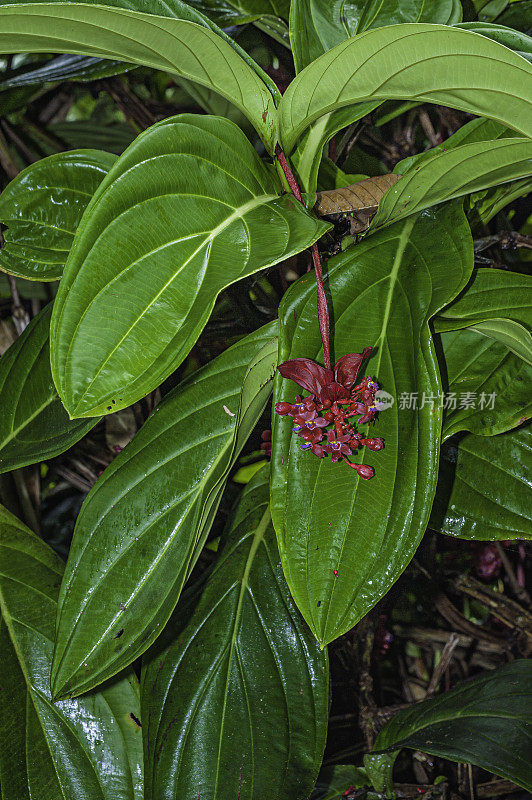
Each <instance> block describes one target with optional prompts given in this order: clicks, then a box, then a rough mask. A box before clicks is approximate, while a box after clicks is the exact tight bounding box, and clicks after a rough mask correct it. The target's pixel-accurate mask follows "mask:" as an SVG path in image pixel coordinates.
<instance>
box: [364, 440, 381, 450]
mask: <svg viewBox="0 0 532 800" xmlns="http://www.w3.org/2000/svg"><path fill="white" fill-rule="evenodd" d="M360 444H365V445H366V447H367V448H369V449H370V450H382V448H383V447H384V439H378V438H377V439H361V440H360Z"/></svg>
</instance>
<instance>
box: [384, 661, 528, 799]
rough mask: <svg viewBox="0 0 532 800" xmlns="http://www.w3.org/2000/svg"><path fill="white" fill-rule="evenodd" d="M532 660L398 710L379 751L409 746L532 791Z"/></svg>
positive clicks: (499, 669)
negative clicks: (483, 770)
mask: <svg viewBox="0 0 532 800" xmlns="http://www.w3.org/2000/svg"><path fill="white" fill-rule="evenodd" d="M531 701H532V662H530V661H526V660H524V659H523V660H518V661H513V662H512V663H511V664H506V665H505V666H503V667H499V668H498V669H495V670H493V671H492V672H489V673H487V674H485V675H482V676H480V677H478V678H473V680H470V681H468V682H466V683H462V684H461V685H460V686H458V687H457V688H456V689H451V691H449V692H445V693H444V694H441V695H439V696H438V697H435V698H433V699H431V700H425V701H424V702H422V703H417V704H416V705H414V706H411V707H410V708H407V709H404V710H402V711H399V713H398V714H396V715H395V717H393V718H392V719H391V720H390V721H389V722H387V723H386V725H385V726H384V728H383V729H382V730H381V731H380V733H379V735H378V736H377V738H376V740H375V745H374V752H375V753H378V752H382V751H391V750H393V751H395V752H393V753H391V755H390V760H391V761H392V762H393V761H394V760H395V758H396V756H397V752H396V751H398V750H400V749H401V748H403V747H408V748H411V749H413V750H422V751H423V752H424V753H430V754H431V755H436V756H439V757H440V758H447V759H450V760H451V761H460V762H465V763H467V764H475V765H477V766H479V767H482V768H483V769H486V770H487V771H488V772H493V773H495V775H499V776H500V777H502V778H508V779H509V780H511V781H513V782H514V783H516V784H517V785H518V786H522V787H523V789H528V790H532V735H531V723H532V703H531Z"/></svg>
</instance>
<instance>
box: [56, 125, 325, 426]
mask: <svg viewBox="0 0 532 800" xmlns="http://www.w3.org/2000/svg"><path fill="white" fill-rule="evenodd" d="M327 229H328V225H327V223H325V222H322V221H320V220H318V219H316V217H315V216H314V215H311V214H309V213H308V212H307V211H306V210H305V208H304V207H303V206H302V205H301V204H300V203H298V202H297V200H296V199H295V198H294V197H293V196H292V195H286V194H283V188H282V185H281V181H280V179H279V177H278V176H277V174H276V172H275V170H273V168H271V167H270V166H269V165H267V164H266V163H265V162H264V161H261V159H260V158H259V156H258V155H257V152H256V151H255V150H254V148H253V147H252V145H251V144H250V142H249V141H248V140H247V139H246V137H245V135H244V134H243V133H242V131H241V130H240V129H239V128H238V127H237V126H236V125H234V123H232V122H230V121H229V120H224V119H222V118H220V117H210V116H200V115H199V114H195V115H192V114H190V115H189V114H183V115H180V116H178V117H172V118H170V119H167V120H164V122H162V123H159V124H157V125H154V126H152V127H151V128H149V129H148V130H147V131H146V132H145V133H143V134H141V136H139V137H138V138H137V139H136V141H135V142H134V143H133V144H132V145H131V147H129V148H128V149H127V150H126V152H125V153H124V154H123V155H122V156H121V157H120V158H119V159H118V161H117V162H116V164H115V166H114V168H113V169H112V170H111V172H110V173H109V175H108V176H107V178H106V179H105V181H104V182H103V183H102V185H101V187H100V189H99V190H98V192H97V193H96V195H95V196H94V198H93V200H92V202H91V204H90V205H89V207H88V208H87V211H86V213H85V215H84V218H83V221H82V223H81V226H80V229H79V232H78V235H77V236H76V241H75V244H74V246H73V248H72V250H71V252H70V255H69V258H68V262H67V267H66V270H65V274H64V277H63V280H62V281H61V284H60V287H59V291H58V294H57V298H56V302H55V305H54V314H53V317H52V328H51V330H52V373H53V375H54V380H55V382H56V386H57V387H58V389H59V394H60V396H61V399H62V400H63V403H64V405H65V406H66V408H67V409H68V411H69V413H70V414H71V416H73V417H90V416H95V415H99V414H100V413H101V414H105V413H107V412H109V411H116V410H118V409H120V408H124V407H125V406H128V405H131V404H132V403H133V402H136V401H137V400H139V399H140V398H142V397H144V396H145V395H146V394H148V393H149V392H150V391H153V389H155V388H156V387H157V386H158V385H159V384H160V383H161V382H162V381H163V380H164V379H165V378H166V377H168V375H169V374H170V373H171V372H173V371H174V370H175V369H176V368H177V367H178V366H179V364H180V363H181V362H182V361H183V359H184V358H185V357H186V356H187V355H188V353H189V351H190V349H191V348H192V346H193V344H194V343H195V342H196V340H197V338H198V336H199V334H200V333H201V331H202V330H203V327H204V326H205V324H206V322H207V320H208V318H209V316H210V313H211V311H212V309H213V307H214V304H215V301H216V298H217V296H218V294H219V293H220V292H221V291H222V289H224V288H226V287H227V286H229V285H230V284H232V283H234V282H235V281H237V280H239V279H240V278H243V277H245V276H247V275H251V274H252V273H254V272H256V271H258V270H260V269H263V268H264V267H267V266H270V265H272V264H275V263H277V262H278V261H281V260H282V259H285V258H287V257H288V256H290V255H292V254H294V253H298V252H300V251H301V250H304V249H305V248H306V247H309V246H310V245H311V244H312V243H313V242H314V241H315V240H316V239H318V238H319V236H320V235H321V234H322V233H324V232H325V231H326V230H327ZM102 319H105V320H107V324H106V325H105V326H102Z"/></svg>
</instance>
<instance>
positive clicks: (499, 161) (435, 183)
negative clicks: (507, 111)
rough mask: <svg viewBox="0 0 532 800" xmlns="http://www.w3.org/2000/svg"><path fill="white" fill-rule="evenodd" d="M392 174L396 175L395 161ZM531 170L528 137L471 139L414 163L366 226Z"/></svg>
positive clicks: (379, 224)
mask: <svg viewBox="0 0 532 800" xmlns="http://www.w3.org/2000/svg"><path fill="white" fill-rule="evenodd" d="M394 171H395V172H397V173H399V174H401V165H400V164H398V165H397V167H396V169H395V170H394ZM531 173H532V140H531V139H522V138H518V139H497V140H495V141H493V140H492V141H481V142H472V143H470V144H463V145H460V146H458V147H454V148H452V149H449V150H447V151H445V152H439V153H436V154H435V155H434V156H433V157H432V158H425V159H423V160H422V161H421V162H417V161H416V162H415V164H414V165H413V166H412V167H410V169H408V170H407V171H406V173H405V174H403V177H402V178H401V180H399V181H398V182H397V183H396V184H394V186H392V187H391V189H390V190H389V191H388V192H386V194H385V196H384V197H383V199H382V201H381V202H380V203H379V210H378V212H377V214H376V215H375V217H374V219H373V222H372V226H371V227H372V229H373V230H375V229H377V228H380V227H383V226H384V225H389V224H390V223H391V222H394V221H395V220H397V219H401V218H402V217H406V216H408V215H409V214H413V213H415V212H417V211H420V210H421V209H424V208H429V207H430V206H433V205H436V204H437V203H441V202H443V201H445V200H450V199H452V198H455V197H463V196H464V195H466V194H470V193H471V192H476V191H479V190H481V189H486V188H488V187H490V186H495V185H497V184H499V183H501V182H506V181H514V180H518V179H520V178H523V177H528V176H529V175H530V174H531Z"/></svg>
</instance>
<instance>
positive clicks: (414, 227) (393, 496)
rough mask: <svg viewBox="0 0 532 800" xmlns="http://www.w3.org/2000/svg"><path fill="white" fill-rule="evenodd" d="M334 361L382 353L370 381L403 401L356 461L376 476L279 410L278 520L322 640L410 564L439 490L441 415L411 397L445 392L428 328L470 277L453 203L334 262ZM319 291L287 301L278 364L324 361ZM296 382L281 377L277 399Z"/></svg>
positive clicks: (468, 249)
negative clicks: (312, 446)
mask: <svg viewBox="0 0 532 800" xmlns="http://www.w3.org/2000/svg"><path fill="white" fill-rule="evenodd" d="M327 266H328V282H329V287H330V293H331V296H332V309H333V310H332V318H333V330H334V339H333V341H334V357H335V359H337V358H339V357H340V356H342V355H344V354H345V353H350V352H359V353H360V352H362V349H363V348H364V347H366V346H372V347H375V348H376V352H375V355H374V357H373V358H371V359H370V361H369V362H368V366H367V368H366V372H367V374H370V375H372V376H373V377H374V378H375V379H376V380H377V381H378V382H379V384H380V385H381V387H382V388H383V390H385V391H386V392H388V393H390V395H391V396H392V398H393V400H394V403H393V405H392V407H391V408H389V409H387V410H385V411H382V412H381V413H380V414H379V419H378V422H377V424H376V425H375V426H374V428H372V429H371V430H372V435H377V436H382V437H383V438H384V440H385V447H384V450H382V451H381V452H379V453H368V454H367V455H366V454H365V453H364V454H362V453H361V452H360V451H359V452H360V455H357V458H356V460H357V461H360V460H361V459H364V462H365V463H369V464H370V465H371V466H373V467H374V468H375V477H374V478H372V479H371V480H368V481H363V480H361V479H359V478H358V475H357V474H356V473H355V472H354V471H353V470H351V469H349V467H347V466H346V465H345V464H343V463H339V464H334V463H332V461H331V460H330V459H329V458H324V459H318V458H315V457H314V456H313V455H312V454H311V453H308V452H302V451H301V450H300V449H299V447H298V441H299V440H298V439H297V438H296V437H295V436H294V435H293V434H292V432H291V426H290V424H289V421H287V419H286V418H284V417H283V418H281V417H279V416H278V415H274V417H275V419H274V421H273V426H274V436H273V441H274V446H273V456H272V464H273V474H272V516H273V520H274V525H275V528H276V531H277V536H278V540H279V549H280V551H281V557H282V560H283V567H284V570H285V575H286V577H287V580H288V584H289V586H290V589H291V591H292V594H293V596H294V598H295V600H296V602H297V604H298V606H299V608H300V610H301V612H302V613H303V616H304V617H305V619H306V620H307V622H308V623H309V625H310V626H311V628H312V630H313V631H314V633H315V634H316V636H317V638H318V639H319V641H320V642H322V643H326V642H330V641H332V639H334V638H336V637H337V636H339V635H340V634H342V633H344V632H345V631H346V630H348V629H349V628H351V627H352V626H353V625H354V624H355V623H356V622H357V621H358V620H359V619H360V618H361V617H362V616H364V614H366V612H367V611H368V610H369V609H370V608H372V606H373V605H375V603H376V602H377V601H378V600H379V599H380V598H381V597H382V596H383V595H384V594H385V592H386V591H387V590H388V589H389V588H390V586H391V585H392V584H393V583H394V582H395V580H397V578H398V576H399V575H400V574H401V572H402V571H403V569H404V568H405V567H406V565H407V564H408V562H409V561H410V559H411V557H412V555H413V553H414V551H415V548H416V546H417V543H418V542H419V540H420V538H421V536H422V534H423V532H424V530H425V526H426V522H427V519H428V515H429V513H430V507H431V505H432V499H433V494H434V489H435V486H436V477H437V475H436V473H437V459H438V449H439V434H440V424H441V423H440V419H441V416H440V415H441V410H440V409H438V408H436V409H435V410H434V412H432V410H431V408H430V407H429V405H425V406H424V408H422V409H418V410H417V411H413V410H412V409H409V408H403V407H402V404H401V403H400V402H399V400H400V399H401V397H402V395H403V393H407V394H408V395H410V393H412V392H419V393H420V394H421V393H423V392H425V393H427V394H429V393H438V392H440V391H441V386H440V381H439V375H438V369H437V365H436V362H435V355H434V349H433V345H432V341H431V338H430V332H429V327H428V321H429V319H430V317H431V316H432V315H433V314H434V313H436V312H437V311H438V309H440V308H441V307H442V306H444V305H446V304H447V303H448V302H449V301H450V299H451V298H452V297H454V296H455V295H456V294H457V293H458V292H459V291H460V289H461V288H462V287H463V286H464V284H465V283H466V282H467V280H468V278H469V275H470V271H471V268H472V243H471V239H470V233H469V227H468V225H467V223H466V221H465V217H464V216H463V212H462V211H461V209H460V208H459V207H458V206H457V205H455V204H451V205H448V206H446V207H443V208H442V209H441V210H440V211H439V212H438V213H437V214H429V213H425V214H422V215H420V217H419V218H417V219H416V218H410V219H409V220H407V221H406V222H401V223H397V224H396V225H394V226H393V227H390V228H388V229H386V230H384V231H381V232H379V233H377V234H375V236H373V237H370V238H368V239H367V240H365V241H364V242H362V244H360V245H357V247H354V248H351V249H349V250H347V251H346V252H345V253H344V254H342V255H340V256H337V257H335V258H333V259H330V260H329V261H328V262H327ZM315 307H316V289H315V286H314V281H313V279H312V278H311V277H310V276H309V277H307V278H303V279H301V280H300V281H299V282H298V283H297V284H296V285H295V286H294V288H293V289H291V290H290V291H289V292H288V293H287V295H286V296H285V299H284V301H283V304H282V306H281V311H280V320H281V338H280V349H279V361H284V360H286V359H289V358H297V357H306V358H311V359H315V360H317V361H318V362H321V359H322V355H321V352H320V348H321V342H320V338H319V331H318V325H317V323H316V314H315ZM295 392H296V388H295V386H294V384H291V383H289V382H288V381H283V380H281V379H280V377H278V378H277V381H276V386H275V398H274V399H275V400H276V401H280V400H288V401H289V402H292V398H293V395H294V394H295Z"/></svg>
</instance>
